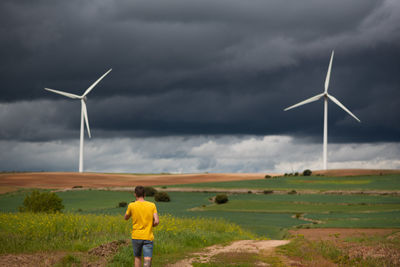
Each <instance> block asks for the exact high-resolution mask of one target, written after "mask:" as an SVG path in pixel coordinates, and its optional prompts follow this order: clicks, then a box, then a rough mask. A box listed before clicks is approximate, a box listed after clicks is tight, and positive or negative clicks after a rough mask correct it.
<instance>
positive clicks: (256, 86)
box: [0, 0, 400, 164]
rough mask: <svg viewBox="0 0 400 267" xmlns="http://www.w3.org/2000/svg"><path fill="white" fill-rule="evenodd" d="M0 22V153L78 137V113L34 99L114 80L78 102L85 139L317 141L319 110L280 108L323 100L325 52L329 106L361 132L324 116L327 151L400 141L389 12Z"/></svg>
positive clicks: (84, 15) (12, 9) (331, 6)
mask: <svg viewBox="0 0 400 267" xmlns="http://www.w3.org/2000/svg"><path fill="white" fill-rule="evenodd" d="M0 10H1V11H0V34H1V35H0V36H1V38H0V55H1V58H2V61H1V65H0V81H1V88H2V89H1V92H2V93H1V95H0V101H1V103H2V104H0V105H1V106H0V110H2V111H5V112H3V114H1V115H0V120H1V121H0V122H1V125H9V127H7V129H5V128H3V129H2V130H1V131H0V139H3V140H4V139H20V140H30V141H33V140H46V139H54V138H59V139H64V138H76V136H77V133H78V129H79V125H80V124H79V116H80V114H79V111H80V110H79V109H80V107H79V102H78V101H75V103H73V101H72V100H71V101H70V102H71V103H70V102H69V100H68V99H65V100H64V99H63V97H62V96H59V95H55V94H52V93H50V92H47V91H44V90H43V88H44V87H49V88H54V89H58V90H63V91H68V92H71V93H76V94H82V93H83V92H84V91H85V89H86V88H87V87H88V86H89V85H90V84H91V83H92V82H94V81H95V80H96V79H97V78H98V77H99V76H100V75H101V74H103V73H104V72H105V71H106V70H107V69H108V68H111V67H112V68H113V71H112V72H111V73H110V74H109V76H107V77H106V78H105V79H104V80H103V81H102V82H101V83H100V84H99V85H98V86H97V87H96V88H95V89H94V90H93V92H91V94H90V95H89V96H88V97H89V100H88V112H89V120H90V125H91V127H92V133H93V134H94V135H95V136H96V135H97V136H101V137H112V136H132V135H190V134H227V135H229V134H256V135H269V134H289V135H291V134H297V135H301V136H304V135H312V136H315V138H316V140H319V139H320V138H321V135H322V111H323V104H322V101H320V102H318V103H312V104H309V105H308V106H304V107H301V108H298V109H296V110H293V111H290V112H289V111H288V112H283V108H285V107H287V106H290V105H292V104H295V103H297V102H299V101H301V100H304V99H306V98H309V97H311V96H313V95H316V94H319V93H321V92H322V90H323V84H324V80H325V75H326V70H327V66H328V62H329V56H330V51H331V49H335V51H336V55H335V58H334V61H333V70H332V79H331V86H330V93H331V94H332V95H334V96H335V97H336V98H338V99H339V100H340V101H341V102H342V103H343V104H344V105H345V106H347V107H348V108H349V109H350V110H351V111H352V112H353V113H354V114H356V115H357V116H358V117H359V118H360V119H361V120H362V123H361V124H358V123H357V122H356V121H353V119H352V118H351V117H349V116H348V115H347V114H346V113H345V112H344V111H342V110H340V109H339V108H338V107H336V106H335V105H334V104H333V103H330V105H329V120H330V121H329V133H330V141H332V142H368V141H399V137H400V123H399V121H400V120H399V119H400V118H399V115H398V114H399V108H398V107H399V104H400V93H399V92H400V91H399V90H400V89H399V84H400V78H399V77H400V76H399V75H398V73H399V63H398V60H396V59H398V58H400V55H399V54H400V36H399V35H400V34H399V32H400V31H399V25H400V24H399V22H400V19H399V18H400V16H399V13H400V9H399V4H398V3H396V2H395V1H378V0H357V1H345V0H341V1H319V0H318V1H317V0H309V1H281V0H279V1H278V0H276V1H247V2H243V1H227V0H226V1H181V0H174V1H84V2H82V1H35V2H31V1H2V2H1V4H0ZM44 99H46V100H44ZM48 100H52V101H48ZM21 125H23V126H21ZM75 135H76V136H75ZM204 164H206V163H204ZM207 164H209V163H207Z"/></svg>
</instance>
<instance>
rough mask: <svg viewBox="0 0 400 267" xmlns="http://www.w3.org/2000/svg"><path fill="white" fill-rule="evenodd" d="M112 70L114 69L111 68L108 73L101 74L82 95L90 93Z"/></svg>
mask: <svg viewBox="0 0 400 267" xmlns="http://www.w3.org/2000/svg"><path fill="white" fill-rule="evenodd" d="M110 71H112V69H109V70H108V71H107V72H106V73H104V74H103V76H101V77H100V78H99V79H98V80H97V81H95V82H94V83H93V84H92V85H91V86H90V87H89V88H88V89H86V91H85V92H84V93H83V95H82V97H84V96H86V95H87V94H89V93H90V91H92V89H93V88H94V87H95V86H96V85H97V84H98V83H99V82H100V81H101V80H102V79H103V78H104V77H106V75H107V74H108V73H109V72H110Z"/></svg>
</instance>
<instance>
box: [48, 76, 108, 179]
mask: <svg viewBox="0 0 400 267" xmlns="http://www.w3.org/2000/svg"><path fill="white" fill-rule="evenodd" d="M111 70H112V69H109V70H108V71H107V72H106V73H104V74H103V76H101V77H100V78H99V79H98V80H97V81H95V82H94V83H93V84H92V85H91V86H90V87H89V88H88V89H86V91H85V92H84V93H83V95H81V96H79V95H75V94H70V93H66V92H62V91H58V90H54V89H49V88H44V89H45V90H47V91H50V92H53V93H56V94H60V95H63V96H66V97H69V98H72V99H80V100H81V140H80V147H79V172H83V131H84V128H83V120H85V123H86V128H87V131H88V136H89V138H91V135H90V128H89V120H88V115H87V109H86V100H87V97H86V95H88V94H89V93H90V91H92V89H93V88H94V87H95V86H96V85H97V84H98V83H99V82H100V81H101V80H102V79H103V78H104V77H105V76H106V75H107V74H108V73H109V72H110V71H111Z"/></svg>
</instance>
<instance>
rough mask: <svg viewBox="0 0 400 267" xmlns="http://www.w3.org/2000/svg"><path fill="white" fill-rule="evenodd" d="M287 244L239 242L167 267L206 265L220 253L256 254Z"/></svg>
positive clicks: (215, 248)
mask: <svg viewBox="0 0 400 267" xmlns="http://www.w3.org/2000/svg"><path fill="white" fill-rule="evenodd" d="M289 242H290V241H289V240H239V241H235V242H233V243H232V244H230V245H228V246H222V245H215V246H211V247H208V248H206V249H205V250H204V251H202V252H198V253H194V254H193V255H191V257H190V258H187V259H184V260H181V261H179V262H177V263H175V264H171V265H168V267H191V266H193V265H192V263H193V262H201V263H207V262H209V260H210V259H211V258H212V257H213V256H215V255H217V254H220V253H240V252H246V253H255V254H258V253H260V251H262V250H264V251H268V250H273V249H274V248H276V247H279V246H283V245H286V244H288V243H289ZM261 264H262V263H261Z"/></svg>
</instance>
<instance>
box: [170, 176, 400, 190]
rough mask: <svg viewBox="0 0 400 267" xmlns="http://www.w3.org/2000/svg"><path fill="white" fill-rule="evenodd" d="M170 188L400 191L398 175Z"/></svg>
mask: <svg viewBox="0 0 400 267" xmlns="http://www.w3.org/2000/svg"><path fill="white" fill-rule="evenodd" d="M171 187H192V188H226V189H242V188H246V189H247V188H248V189H266V190H267V189H269V190H271V189H272V190H321V191H329V190H400V175H399V174H393V175H382V176H379V175H378V176H373V175H371V176H350V177H325V176H286V177H278V178H270V179H265V180H248V181H237V182H218V183H198V184H185V185H178V186H176V185H174V186H171Z"/></svg>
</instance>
